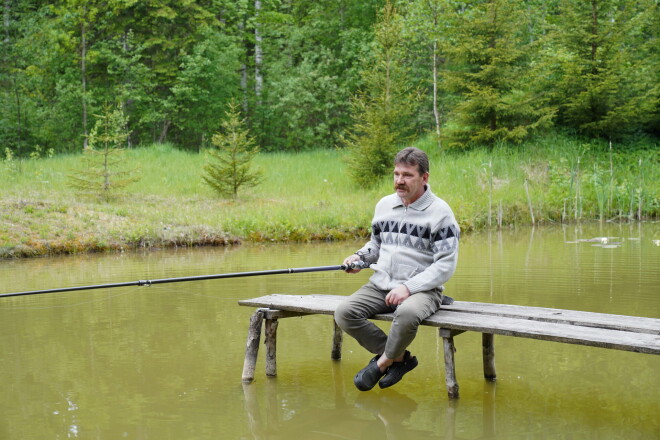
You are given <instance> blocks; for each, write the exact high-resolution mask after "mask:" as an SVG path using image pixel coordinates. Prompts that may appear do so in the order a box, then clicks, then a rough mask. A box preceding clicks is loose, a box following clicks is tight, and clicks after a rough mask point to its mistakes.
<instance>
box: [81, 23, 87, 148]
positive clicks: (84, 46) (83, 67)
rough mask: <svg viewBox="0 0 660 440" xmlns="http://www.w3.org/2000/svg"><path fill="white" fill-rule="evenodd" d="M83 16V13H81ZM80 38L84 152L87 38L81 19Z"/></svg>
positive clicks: (84, 144) (85, 142) (84, 145)
mask: <svg viewBox="0 0 660 440" xmlns="http://www.w3.org/2000/svg"><path fill="white" fill-rule="evenodd" d="M83 14H84V12H83ZM80 28H81V29H80V31H81V36H80V44H81V48H80V73H81V76H82V126H83V150H86V149H87V148H88V147H89V139H87V135H88V133H87V66H86V63H85V58H86V57H87V36H86V27H85V20H84V18H83V22H82V25H81V27H80Z"/></svg>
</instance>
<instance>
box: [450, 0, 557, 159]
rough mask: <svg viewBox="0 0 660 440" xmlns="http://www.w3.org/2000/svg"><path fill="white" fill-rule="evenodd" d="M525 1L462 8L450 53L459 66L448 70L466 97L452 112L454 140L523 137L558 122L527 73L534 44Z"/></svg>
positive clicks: (456, 88) (496, 1)
mask: <svg viewBox="0 0 660 440" xmlns="http://www.w3.org/2000/svg"><path fill="white" fill-rule="evenodd" d="M522 5H523V2H522V0H488V1H473V2H470V4H469V8H468V9H466V10H459V11H457V12H456V23H457V29H456V31H457V38H456V44H455V45H454V46H453V47H451V49H450V50H449V53H450V56H451V58H452V63H453V64H454V65H456V66H457V67H458V69H456V70H454V71H448V72H447V74H446V80H447V84H448V85H449V87H450V89H452V91H454V92H456V93H458V94H459V95H460V96H461V98H462V100H461V102H459V103H458V104H457V105H456V106H455V107H454V109H453V111H452V113H451V115H450V116H449V123H448V129H447V130H446V134H447V136H448V138H449V139H450V145H453V146H460V147H465V146H468V145H471V144H482V145H493V144H494V142H496V141H498V140H504V141H513V142H519V141H521V140H523V139H524V138H526V137H527V136H529V135H530V134H531V133H532V132H534V131H535V130H537V129H541V128H544V127H547V126H549V125H550V124H551V123H552V117H553V116H554V110H553V109H552V108H551V107H547V106H544V105H543V102H542V101H540V100H539V98H538V97H537V96H535V95H534V94H533V93H532V90H531V87H530V84H529V80H528V78H526V77H525V72H526V70H527V66H528V62H527V54H528V53H529V49H530V48H529V47H528V46H527V43H526V41H525V38H524V36H525V35H524V32H523V31H522V30H523V29H525V27H524V26H523V24H524V23H525V22H526V18H525V16H524V15H523V8H522Z"/></svg>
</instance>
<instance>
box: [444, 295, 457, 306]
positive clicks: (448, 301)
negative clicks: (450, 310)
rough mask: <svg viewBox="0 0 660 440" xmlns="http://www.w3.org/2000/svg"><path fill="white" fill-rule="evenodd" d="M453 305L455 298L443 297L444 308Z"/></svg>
mask: <svg viewBox="0 0 660 440" xmlns="http://www.w3.org/2000/svg"><path fill="white" fill-rule="evenodd" d="M452 304H454V298H452V297H451V296H447V295H442V305H443V306H450V305H452Z"/></svg>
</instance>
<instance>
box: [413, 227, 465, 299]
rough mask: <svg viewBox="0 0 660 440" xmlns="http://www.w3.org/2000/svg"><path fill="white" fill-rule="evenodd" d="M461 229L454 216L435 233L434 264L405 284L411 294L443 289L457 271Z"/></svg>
mask: <svg viewBox="0 0 660 440" xmlns="http://www.w3.org/2000/svg"><path fill="white" fill-rule="evenodd" d="M459 237H460V229H459V227H458V224H457V223H456V220H455V219H454V216H453V214H452V215H448V216H447V217H446V218H445V219H444V222H443V223H442V226H441V227H440V228H439V229H438V230H437V231H436V232H435V233H434V235H433V237H432V239H433V247H432V249H433V263H432V264H431V265H430V266H428V267H427V268H426V269H424V270H423V271H422V272H420V273H418V274H416V275H415V276H413V277H412V278H410V279H409V280H408V281H406V282H405V283H403V284H404V285H405V286H406V287H407V288H408V290H409V291H410V293H411V294H414V293H418V292H424V291H427V290H432V289H435V288H439V287H442V286H443V285H444V284H445V283H446V282H447V281H449V278H451V276H452V275H453V274H454V271H455V270H456V263H457V261H458V240H459Z"/></svg>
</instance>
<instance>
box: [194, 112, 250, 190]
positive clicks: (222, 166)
mask: <svg viewBox="0 0 660 440" xmlns="http://www.w3.org/2000/svg"><path fill="white" fill-rule="evenodd" d="M225 115H226V119H225V120H224V121H223V122H222V132H219V133H216V134H214V135H213V138H212V139H211V142H212V143H213V145H214V146H215V147H216V149H211V150H209V151H208V152H207V153H208V160H207V163H206V165H204V171H205V173H206V175H204V176H203V180H204V182H205V183H206V184H207V185H209V186H210V187H211V188H213V189H214V190H215V191H216V192H217V193H218V194H220V195H229V196H232V197H233V198H236V196H237V195H238V190H239V188H241V187H245V188H249V187H254V186H256V185H258V184H259V183H260V182H261V180H262V176H263V173H262V171H261V170H258V169H251V166H252V160H253V159H254V158H255V157H256V155H257V154H258V153H259V149H258V148H257V147H256V145H255V142H254V139H253V138H252V137H251V136H250V133H249V131H248V130H247V128H246V126H245V120H242V119H241V118H240V113H239V111H238V106H237V104H236V103H235V102H232V103H230V104H229V110H227V112H225Z"/></svg>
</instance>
